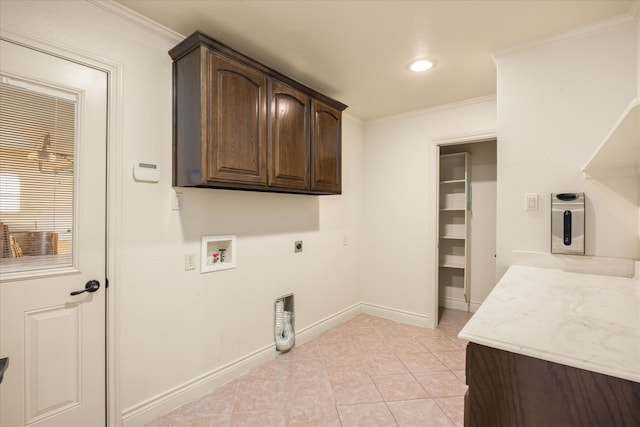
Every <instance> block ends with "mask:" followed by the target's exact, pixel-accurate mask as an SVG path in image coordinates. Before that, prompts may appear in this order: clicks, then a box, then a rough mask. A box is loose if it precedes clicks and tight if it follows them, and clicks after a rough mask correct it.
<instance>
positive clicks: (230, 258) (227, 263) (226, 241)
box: [200, 235, 236, 273]
mask: <svg viewBox="0 0 640 427" xmlns="http://www.w3.org/2000/svg"><path fill="white" fill-rule="evenodd" d="M229 268H236V236H235V235H226V236H202V248H201V259H200V272H201V273H208V272H211V271H218V270H227V269H229Z"/></svg>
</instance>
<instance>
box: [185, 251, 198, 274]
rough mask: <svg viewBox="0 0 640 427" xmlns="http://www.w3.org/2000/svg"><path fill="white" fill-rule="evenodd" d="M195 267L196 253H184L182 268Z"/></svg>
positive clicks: (191, 268)
mask: <svg viewBox="0 0 640 427" xmlns="http://www.w3.org/2000/svg"><path fill="white" fill-rule="evenodd" d="M195 269H196V254H184V270H185V271H188V270H195Z"/></svg>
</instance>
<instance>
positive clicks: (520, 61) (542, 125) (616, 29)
mask: <svg viewBox="0 0 640 427" xmlns="http://www.w3.org/2000/svg"><path fill="white" fill-rule="evenodd" d="M635 31H636V29H635V24H634V23H633V21H632V20H631V19H625V20H616V21H612V22H611V23H610V25H609V26H602V25H600V26H599V27H597V28H595V29H594V30H593V31H585V32H581V33H573V34H572V36H571V37H566V38H557V39H555V40H552V41H549V42H548V43H543V44H540V45H537V46H533V47H529V48H526V49H521V50H513V51H510V52H506V53H502V54H499V55H497V56H496V64H497V71H498V229H497V252H498V253H497V255H498V265H497V272H498V277H500V276H501V275H502V274H503V272H504V271H505V269H506V268H507V267H508V266H509V265H510V260H511V251H512V250H514V249H518V250H531V251H540V252H549V250H550V249H549V246H550V243H549V242H550V237H549V230H550V214H549V211H550V193H552V192H585V193H586V199H587V201H586V253H587V254H588V255H598V256H610V257H622V258H638V256H639V254H638V238H637V233H636V232H635V230H636V229H637V226H638V225H637V224H638V219H637V215H638V208H637V206H638V188H637V185H638V183H637V180H632V179H627V180H618V181H616V180H612V181H610V182H602V181H597V180H586V179H584V178H583V175H582V172H581V169H582V167H583V166H584V164H585V163H586V162H587V160H588V159H589V158H590V156H591V155H592V153H593V152H594V151H595V150H596V148H597V147H598V146H599V144H600V143H601V142H602V140H603V139H604V137H605V135H606V134H607V132H608V131H609V130H610V129H611V128H612V126H613V125H614V123H615V121H616V120H617V119H618V118H619V116H620V114H621V113H622V112H623V111H624V109H625V108H626V106H627V105H628V104H629V102H630V101H631V100H632V99H633V98H634V97H635V96H636V93H637V87H636V86H637V70H636V67H637V60H636V53H637V47H636V45H635V44H636V43H635V40H636V34H635ZM525 193H538V194H539V195H540V210H539V211H538V212H525V210H524V194H525Z"/></svg>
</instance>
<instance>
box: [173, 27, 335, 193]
mask: <svg viewBox="0 0 640 427" xmlns="http://www.w3.org/2000/svg"><path fill="white" fill-rule="evenodd" d="M169 54H170V55H171V58H172V59H173V61H174V63H173V100H174V105H173V109H174V111H173V114H174V123H173V185H175V186H179V187H211V188H227V189H239V190H256V191H276V192H286V193H303V194H340V193H341V169H342V164H341V163H342V156H341V134H342V111H343V110H344V109H345V108H347V106H346V105H344V104H342V103H340V102H338V101H335V100H333V99H331V98H329V97H327V96H325V95H322V94H320V93H318V92H316V91H314V90H313V89H310V88H308V87H307V86H304V85H302V84H301V83H298V82H296V81H295V80H292V79H290V78H288V77H286V76H284V75H282V74H280V73H278V72H277V71H275V70H273V69H271V68H269V67H267V66H265V65H262V64H260V63H259V62H256V61H254V60H252V59H250V58H248V57H246V56H244V55H242V54H241V53H239V52H237V51H235V50H233V49H231V48H229V47H227V46H225V45H223V44H222V43H219V42H217V41H215V40H213V39H211V38H209V37H207V36H205V35H204V34H202V33H199V32H196V33H194V34H192V35H191V36H189V37H188V38H186V39H185V40H184V41H183V42H181V43H180V44H178V45H177V46H176V47H174V48H173V49H171V51H169Z"/></svg>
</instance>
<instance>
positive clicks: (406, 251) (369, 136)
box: [361, 98, 496, 325]
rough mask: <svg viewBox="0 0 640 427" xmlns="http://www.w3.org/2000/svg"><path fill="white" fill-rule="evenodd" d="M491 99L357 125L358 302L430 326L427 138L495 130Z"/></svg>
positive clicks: (432, 237)
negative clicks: (360, 144) (360, 157)
mask: <svg viewBox="0 0 640 427" xmlns="http://www.w3.org/2000/svg"><path fill="white" fill-rule="evenodd" d="M495 114H496V107H495V99H494V98H483V99H478V100H473V101H469V102H465V103H460V104H453V105H449V106H443V107H442V108H436V109H431V110H425V111H418V112H415V113H412V114H405V115H400V116H395V117H390V118H387V119H382V120H378V121H374V122H368V123H365V131H364V140H365V141H366V142H365V147H364V150H363V152H364V177H363V183H364V187H363V209H364V217H363V230H364V233H363V248H364V252H363V256H362V269H363V271H362V275H361V276H362V301H363V302H364V303H366V304H368V305H370V306H372V307H376V308H381V309H382V310H383V312H385V311H386V312H387V313H389V312H394V311H395V312H398V314H399V315H401V316H405V317H406V316H409V318H411V317H413V318H414V319H415V322H416V323H422V324H425V325H430V324H433V321H434V318H435V317H434V316H435V313H434V311H435V306H436V304H435V300H434V298H435V274H436V272H435V267H436V266H435V263H436V255H435V242H436V239H437V231H436V228H435V226H436V211H435V206H436V205H435V197H436V192H435V185H436V182H437V177H435V170H434V166H435V165H436V159H435V155H436V149H435V147H436V145H435V144H436V143H435V142H434V140H437V139H442V138H448V137H458V136H464V135H468V134H473V133H486V132H487V131H491V130H495V123H496V116H495Z"/></svg>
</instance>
